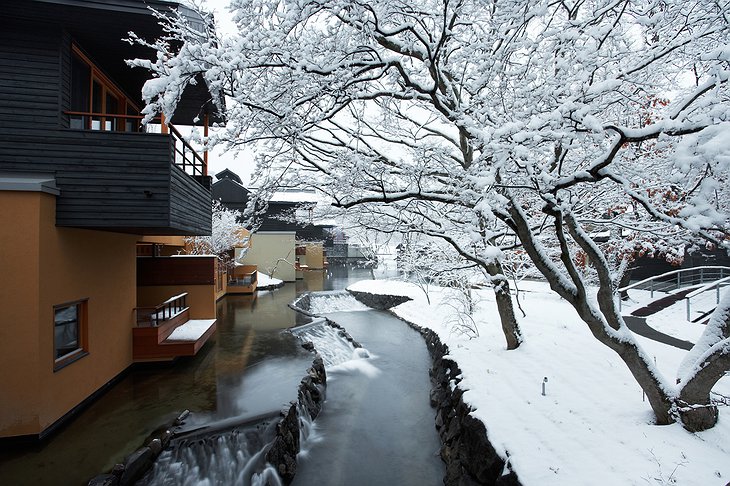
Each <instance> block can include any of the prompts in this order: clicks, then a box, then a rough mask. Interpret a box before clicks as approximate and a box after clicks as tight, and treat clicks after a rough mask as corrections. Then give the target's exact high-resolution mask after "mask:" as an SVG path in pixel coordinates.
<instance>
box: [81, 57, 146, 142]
mask: <svg viewBox="0 0 730 486" xmlns="http://www.w3.org/2000/svg"><path fill="white" fill-rule="evenodd" d="M72 51H73V55H72V59H71V111H69V112H67V113H68V115H69V126H70V127H71V128H78V129H86V130H88V129H91V130H106V131H127V132H132V131H139V129H140V119H141V116H140V115H139V109H138V108H137V106H136V105H135V104H134V103H132V101H131V100H130V99H129V98H128V97H127V96H125V95H124V93H122V90H120V89H119V88H118V87H117V85H116V84H114V83H113V82H112V81H111V80H110V79H109V78H108V77H106V76H105V75H104V73H103V72H102V71H101V69H99V68H98V67H97V66H96V65H95V64H94V63H92V62H91V60H90V59H89V58H88V57H87V56H86V55H85V54H84V53H83V52H82V51H81V49H79V48H78V47H77V46H75V45H74V46H72Z"/></svg>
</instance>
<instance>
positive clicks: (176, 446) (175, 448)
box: [137, 415, 281, 486]
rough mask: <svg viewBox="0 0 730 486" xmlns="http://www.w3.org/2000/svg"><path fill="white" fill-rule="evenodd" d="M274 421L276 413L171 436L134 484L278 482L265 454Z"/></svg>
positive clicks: (184, 485) (196, 485)
mask: <svg viewBox="0 0 730 486" xmlns="http://www.w3.org/2000/svg"><path fill="white" fill-rule="evenodd" d="M277 422H278V415H277V417H276V418H272V419H271V421H268V422H263V423H258V424H253V425H248V426H240V427H237V428H235V429H233V430H228V431H225V432H218V433H216V434H213V435H208V436H203V437H184V438H180V439H174V440H173V443H172V444H171V447H169V448H168V449H167V450H165V451H163V452H162V453H161V454H160V456H159V458H158V459H157V462H156V463H155V465H154V468H153V469H152V471H151V472H150V473H149V474H148V475H147V476H145V477H144V478H143V479H142V480H141V481H139V482H138V483H137V484H140V485H150V486H152V485H154V486H172V485H175V486H180V485H182V486H213V485H217V484H226V485H236V486H238V485H240V486H249V485H251V486H253V485H265V484H270V485H279V484H281V482H280V481H279V478H278V476H277V474H276V471H275V470H274V469H273V468H271V466H269V465H268V464H266V460H265V458H264V456H265V452H266V450H267V447H268V445H269V443H270V442H271V441H272V439H273V437H274V433H275V432H274V429H275V426H276V423H277ZM269 469H271V470H269ZM267 481H268V483H267Z"/></svg>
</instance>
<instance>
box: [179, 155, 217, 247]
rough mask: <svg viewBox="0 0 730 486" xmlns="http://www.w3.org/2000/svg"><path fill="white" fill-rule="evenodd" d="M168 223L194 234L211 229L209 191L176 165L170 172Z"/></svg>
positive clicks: (207, 231)
mask: <svg viewBox="0 0 730 486" xmlns="http://www.w3.org/2000/svg"><path fill="white" fill-rule="evenodd" d="M170 225H171V226H173V227H175V228H181V229H185V230H186V231H188V232H190V233H194V234H208V235H209V234H210V233H211V231H212V218H211V198H210V191H209V190H208V189H206V188H204V187H203V186H202V185H201V184H200V183H198V182H197V181H196V180H195V179H193V178H192V177H190V176H189V175H188V174H186V173H185V172H183V170H182V169H180V168H179V167H176V166H171V173H170Z"/></svg>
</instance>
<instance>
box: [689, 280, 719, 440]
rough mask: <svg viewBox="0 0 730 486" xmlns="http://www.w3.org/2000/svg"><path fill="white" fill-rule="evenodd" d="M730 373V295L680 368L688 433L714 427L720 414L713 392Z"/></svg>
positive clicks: (717, 310) (716, 310)
mask: <svg viewBox="0 0 730 486" xmlns="http://www.w3.org/2000/svg"><path fill="white" fill-rule="evenodd" d="M728 369H730V294H726V295H725V297H723V299H722V300H721V301H720V303H719V304H718V306H717V308H716V309H715V312H713V313H712V316H711V317H710V321H709V322H708V323H707V325H706V326H705V331H704V332H703V333H702V336H701V337H700V339H699V340H698V341H697V344H695V346H694V347H693V348H692V349H691V350H690V352H689V353H688V354H687V356H686V357H685V359H684V361H683V362H682V366H681V367H680V380H683V381H684V382H683V383H682V382H681V381H680V382H679V385H680V387H681V388H680V390H679V399H678V400H677V412H678V413H679V419H680V420H681V421H682V425H684V428H686V429H687V430H690V431H692V432H697V431H700V430H705V429H709V428H711V427H713V426H714V425H715V424H716V423H717V419H718V412H717V406H715V405H714V404H713V403H712V401H711V399H710V392H711V391H712V387H714V386H715V383H717V382H718V380H720V379H721V378H722V377H723V376H725V373H726V371H727V370H728Z"/></svg>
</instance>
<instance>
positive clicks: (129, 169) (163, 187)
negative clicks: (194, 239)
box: [0, 129, 211, 235]
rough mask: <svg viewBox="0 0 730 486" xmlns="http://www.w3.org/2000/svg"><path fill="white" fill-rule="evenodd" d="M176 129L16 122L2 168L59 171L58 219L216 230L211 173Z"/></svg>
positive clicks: (5, 136)
mask: <svg viewBox="0 0 730 486" xmlns="http://www.w3.org/2000/svg"><path fill="white" fill-rule="evenodd" d="M175 137H176V136H175V135H174V134H172V135H171V134H162V133H139V132H126V131H102V130H82V129H79V130H73V129H57V130H42V131H41V130H32V129H12V130H8V131H6V132H5V133H0V147H2V148H0V155H1V156H2V157H1V159H2V160H0V169H2V170H4V171H19V172H25V173H27V172H29V171H32V172H42V173H46V174H54V175H55V179H56V185H57V187H58V188H59V189H60V191H61V194H60V196H58V198H57V201H56V224H57V225H58V226H65V227H73V228H87V229H101V230H109V231H116V232H124V233H134V234H142V235H204V234H210V231H211V210H210V204H211V195H210V178H209V177H207V176H206V175H204V174H205V167H204V165H202V164H203V162H201V160H202V159H200V158H199V156H198V155H197V154H195V155H193V154H194V151H192V149H190V150H189V149H188V148H186V147H184V146H181V144H180V141H179V140H177V139H176V138H175Z"/></svg>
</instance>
